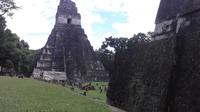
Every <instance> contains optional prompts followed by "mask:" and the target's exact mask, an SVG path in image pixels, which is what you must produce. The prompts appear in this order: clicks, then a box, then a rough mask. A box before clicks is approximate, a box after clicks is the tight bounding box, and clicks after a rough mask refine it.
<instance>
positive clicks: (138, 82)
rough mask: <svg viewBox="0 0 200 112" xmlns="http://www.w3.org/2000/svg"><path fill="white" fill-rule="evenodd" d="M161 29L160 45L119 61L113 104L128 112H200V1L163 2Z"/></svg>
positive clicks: (110, 100)
mask: <svg viewBox="0 0 200 112" xmlns="http://www.w3.org/2000/svg"><path fill="white" fill-rule="evenodd" d="M155 23H156V27H155V31H154V36H153V37H152V38H153V39H154V41H152V42H149V43H144V44H140V45H137V46H136V47H133V48H131V49H129V50H127V51H124V52H122V53H121V54H118V57H117V56H116V58H115V60H118V61H117V62H115V68H117V69H115V71H114V72H113V73H111V78H110V84H109V89H108V93H107V96H108V97H107V98H108V99H107V101H108V103H109V104H111V105H113V106H116V107H119V108H122V109H124V110H126V111H127V112H200V106H199V105H200V0H161V1H160V7H159V9H158V13H157V17H156V21H155ZM153 39H152V40H153ZM122 56H123V61H121V60H122ZM124 66H126V67H124ZM122 71H123V72H122Z"/></svg>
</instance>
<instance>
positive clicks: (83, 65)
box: [33, 0, 108, 82]
mask: <svg viewBox="0 0 200 112" xmlns="http://www.w3.org/2000/svg"><path fill="white" fill-rule="evenodd" d="M44 71H47V73H51V74H52V73H53V72H60V73H61V74H63V72H64V73H65V74H66V79H65V80H69V81H75V82H77V81H78V82H84V81H108V73H107V72H106V70H105V69H104V66H103V65H102V64H101V62H100V61H98V60H97V58H96V56H95V53H94V51H93V47H92V46H91V44H90V42H89V40H88V39H87V35H86V34H85V32H84V30H83V28H82V27H81V15H80V14H79V13H78V12H77V7H76V5H75V3H74V2H72V1H71V0H61V1H60V4H59V6H58V11H57V14H56V24H55V26H54V28H53V30H52V32H51V34H50V35H49V38H48V40H47V43H46V45H45V46H44V47H43V48H42V49H41V51H40V54H39V59H38V60H37V66H36V68H35V69H34V72H33V76H38V74H43V72H44ZM55 75H56V74H55ZM63 78H64V77H63Z"/></svg>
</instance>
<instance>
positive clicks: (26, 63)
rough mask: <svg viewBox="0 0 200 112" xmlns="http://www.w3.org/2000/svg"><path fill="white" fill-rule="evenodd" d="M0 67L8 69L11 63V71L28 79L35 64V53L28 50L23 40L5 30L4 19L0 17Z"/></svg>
mask: <svg viewBox="0 0 200 112" xmlns="http://www.w3.org/2000/svg"><path fill="white" fill-rule="evenodd" d="M0 25H1V26H0V66H3V67H6V68H8V67H9V66H7V64H8V62H6V61H8V60H9V63H11V62H12V64H13V65H12V66H13V67H12V69H14V70H15V71H16V72H17V73H22V74H24V75H25V76H27V77H29V76H30V74H31V72H32V70H33V66H34V63H35V58H36V52H35V51H31V50H29V45H28V43H27V42H25V41H24V40H20V38H19V37H18V36H17V35H16V34H14V33H12V32H11V31H10V30H9V29H6V21H5V18H4V17H2V16H0Z"/></svg>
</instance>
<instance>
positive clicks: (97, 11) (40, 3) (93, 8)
mask: <svg viewBox="0 0 200 112" xmlns="http://www.w3.org/2000/svg"><path fill="white" fill-rule="evenodd" d="M14 1H15V2H16V4H17V5H18V6H20V7H21V9H18V10H17V11H15V14H14V15H13V17H11V18H10V17H8V18H7V25H8V28H9V29H11V30H12V32H13V33H16V34H17V35H18V36H19V37H20V38H21V39H24V40H25V41H26V42H28V44H29V46H30V48H31V49H40V48H42V47H43V46H44V45H45V43H46V42H47V39H48V36H49V34H50V33H51V30H52V29H53V26H54V24H55V15H56V11H57V6H58V4H59V0H14ZM72 1H74V2H75V3H76V5H77V7H78V12H79V13H80V14H81V17H82V19H81V24H82V28H83V29H84V30H85V33H86V34H87V36H88V39H89V41H90V43H91V45H92V46H93V47H94V49H98V48H99V47H100V46H101V44H102V41H104V40H105V38H106V37H110V36H113V37H131V36H133V35H134V34H136V33H139V32H144V33H146V32H148V31H154V27H155V24H154V23H155V18H156V13H157V10H158V6H159V3H160V0H72Z"/></svg>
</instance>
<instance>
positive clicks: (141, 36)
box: [95, 32, 152, 74]
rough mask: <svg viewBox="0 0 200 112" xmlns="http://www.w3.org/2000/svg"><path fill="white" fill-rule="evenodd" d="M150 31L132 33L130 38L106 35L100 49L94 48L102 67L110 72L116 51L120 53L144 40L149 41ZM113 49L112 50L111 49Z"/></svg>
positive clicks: (144, 41)
mask: <svg viewBox="0 0 200 112" xmlns="http://www.w3.org/2000/svg"><path fill="white" fill-rule="evenodd" d="M151 35H152V33H151V32H148V33H147V34H145V33H138V34H135V35H133V37H132V38H124V37H120V38H113V37H108V38H106V39H105V41H104V42H103V43H102V46H101V48H100V49H98V50H96V51H95V52H96V54H97V57H98V58H99V60H100V61H101V62H102V63H103V65H104V67H105V68H106V69H107V70H108V71H109V73H110V74H111V73H112V71H113V69H114V68H113V67H114V62H115V56H116V54H118V53H121V52H123V51H125V50H127V49H130V48H132V47H134V46H135V45H137V44H142V43H146V42H150V41H151V40H152V39H151ZM112 49H114V50H112Z"/></svg>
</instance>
